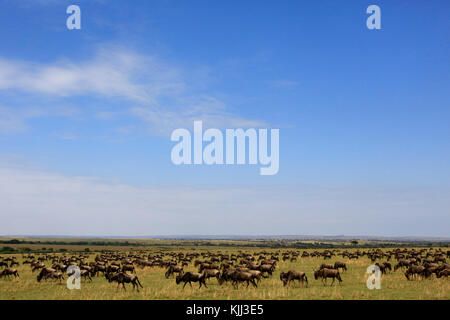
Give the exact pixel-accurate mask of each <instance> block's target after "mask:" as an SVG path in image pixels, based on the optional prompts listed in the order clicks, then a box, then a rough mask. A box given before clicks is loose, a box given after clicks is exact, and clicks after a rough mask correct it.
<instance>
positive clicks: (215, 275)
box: [0, 248, 450, 291]
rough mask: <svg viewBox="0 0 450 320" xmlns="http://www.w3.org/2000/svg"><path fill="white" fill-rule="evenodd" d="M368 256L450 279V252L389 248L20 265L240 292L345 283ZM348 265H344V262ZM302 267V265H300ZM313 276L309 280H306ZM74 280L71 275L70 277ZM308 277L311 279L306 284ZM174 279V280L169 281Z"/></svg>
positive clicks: (120, 282) (0, 264)
mask: <svg viewBox="0 0 450 320" xmlns="http://www.w3.org/2000/svg"><path fill="white" fill-rule="evenodd" d="M311 257H312V258H320V259H322V261H323V263H321V264H320V265H317V268H314V269H313V270H301V269H300V268H299V269H288V270H283V269H282V268H280V267H279V265H280V262H284V261H289V262H290V263H294V264H295V263H296V262H300V261H301V259H307V258H311ZM361 257H367V258H369V259H370V261H371V262H372V263H373V264H374V265H376V266H377V267H378V268H379V269H380V271H381V273H382V274H387V273H391V272H402V273H404V276H405V277H404V279H405V281H406V280H424V279H430V278H433V277H435V278H438V279H440V278H447V277H448V275H449V272H450V265H449V264H448V263H447V259H448V258H449V257H450V251H449V250H447V251H444V250H443V249H440V248H439V249H436V248H421V249H415V248H413V249H406V248H397V249H389V250H381V249H365V250H362V249H360V250H352V251H349V250H346V249H332V250H328V249H327V250H321V251H318V250H315V251H303V252H301V251H299V250H281V249H280V250H270V251H266V250H262V251H252V252H245V251H242V250H239V251H237V252H232V253H230V252H221V251H218V252H211V251H206V250H205V251H202V252H187V251H186V252H175V251H156V252H146V251H137V252H128V253H125V252H120V251H111V252H102V253H95V254H90V253H86V252H82V253H72V254H27V255H22V265H27V264H28V265H29V268H30V269H31V272H32V273H34V274H35V275H36V281H37V282H39V283H41V282H42V281H44V282H47V281H58V282H60V283H62V281H63V280H65V276H68V274H67V270H68V267H70V266H76V267H78V270H79V275H80V277H81V279H82V280H83V281H84V282H85V283H89V282H92V279H93V278H94V277H102V278H104V279H105V281H107V282H109V283H113V282H114V283H117V289H118V288H119V287H120V286H121V287H122V289H123V290H125V291H126V287H125V284H130V285H132V287H133V290H136V291H139V288H143V285H142V284H141V281H140V279H139V277H138V275H137V273H139V270H142V269H145V268H155V267H156V268H161V269H163V270H165V273H164V276H165V278H166V279H168V280H167V281H173V278H175V283H176V284H177V285H179V284H181V285H182V288H183V289H184V288H185V286H186V285H187V284H189V286H190V287H192V283H198V288H202V287H205V288H208V285H207V281H212V280H214V279H215V280H216V281H217V284H218V285H220V286H223V285H227V284H228V285H231V286H232V287H233V288H235V289H237V288H239V286H240V285H244V286H245V287H249V286H250V285H251V286H252V287H254V288H258V286H259V285H260V283H261V282H263V281H265V280H264V279H268V278H271V277H272V276H273V273H274V272H275V270H278V271H279V279H280V281H281V283H280V285H282V286H283V287H290V286H292V285H293V284H295V283H296V282H295V281H298V283H299V285H300V287H305V288H308V286H309V284H310V282H308V281H311V279H315V280H319V281H321V282H322V283H323V285H324V286H327V285H328V282H327V281H328V280H331V283H330V284H329V285H330V286H333V285H334V282H335V281H337V283H338V284H339V285H340V286H342V285H345V278H346V276H345V274H347V273H346V272H347V270H348V268H349V262H351V261H354V260H358V259H360V258H361ZM331 258H333V259H334V260H336V259H339V260H338V261H336V262H334V263H326V260H327V259H331ZM344 261H346V262H344ZM19 265H20V264H19V261H18V258H17V255H15V256H8V257H0V270H1V271H0V278H6V279H13V278H17V279H20V276H19V273H18V270H17V269H16V268H14V267H17V266H19ZM299 265H300V263H299ZM308 275H309V277H308ZM69 276H70V274H69ZM308 278H309V280H308ZM171 279H172V280H171Z"/></svg>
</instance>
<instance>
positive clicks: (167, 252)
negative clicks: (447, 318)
mask: <svg viewBox="0 0 450 320" xmlns="http://www.w3.org/2000/svg"><path fill="white" fill-rule="evenodd" d="M159 245H161V246H155V247H144V246H143V247H134V246H133V247H127V246H125V247H124V246H109V247H108V246H104V247H102V246H89V247H88V248H89V252H85V251H84V250H85V248H86V246H85V245H80V246H78V245H77V246H67V245H66V246H65V247H66V248H68V250H69V251H68V252H56V253H33V255H34V256H35V259H37V258H39V257H43V256H44V255H46V256H47V257H48V259H47V260H43V261H42V262H43V263H44V264H45V266H46V267H51V266H52V265H53V264H54V262H52V261H51V257H54V256H57V257H62V256H66V257H68V258H69V257H77V258H78V257H81V256H83V261H84V263H89V262H93V261H94V259H95V257H96V256H98V255H99V254H101V253H100V252H95V251H100V250H105V248H108V250H111V251H113V252H114V253H110V255H116V257H119V256H120V257H121V258H124V257H126V256H128V257H131V258H132V259H133V257H134V259H136V257H138V258H145V259H148V257H161V260H162V261H169V260H177V259H179V257H187V256H189V257H191V261H190V262H188V265H187V266H184V272H187V271H192V272H197V271H198V267H196V266H194V261H195V260H196V259H198V260H201V261H205V260H208V259H210V257H211V256H213V257H221V256H232V255H233V254H234V255H236V256H238V257H239V255H242V254H243V253H245V254H250V255H251V256H253V257H254V258H255V262H258V258H259V256H265V257H266V258H270V257H273V256H276V254H277V253H278V257H279V261H277V262H276V267H275V271H274V272H273V275H272V276H269V277H268V278H262V279H261V282H260V283H259V284H258V287H257V288H255V287H252V285H250V286H249V287H248V288H246V287H245V285H242V284H241V285H239V287H238V288H237V289H235V288H234V287H233V286H232V285H231V283H229V282H225V283H223V284H222V285H219V283H218V280H217V279H216V278H211V279H208V280H207V286H208V287H207V288H203V287H202V288H201V289H199V288H198V283H193V285H192V288H191V287H190V286H189V284H188V285H187V286H186V287H185V288H184V289H183V288H182V284H179V285H177V284H176V281H175V276H171V277H170V278H168V279H167V278H166V277H165V272H166V270H167V267H161V266H146V267H144V268H140V267H139V266H138V264H136V262H134V263H133V264H134V266H135V267H136V271H135V273H136V275H137V276H138V278H139V280H140V282H141V283H142V285H143V287H144V288H142V289H140V291H139V292H137V291H134V290H132V286H131V285H130V284H126V288H127V290H126V291H124V290H123V289H122V288H118V286H117V283H109V282H108V281H107V280H106V279H105V277H104V276H103V275H101V274H99V275H97V276H93V277H92V282H90V281H89V280H85V279H82V283H81V289H80V290H69V289H67V287H66V279H67V274H65V275H64V278H65V280H64V281H62V282H61V283H59V282H58V281H57V280H46V281H44V280H42V281H41V282H38V281H37V279H36V277H37V275H38V274H39V271H40V270H36V271H34V272H32V271H31V266H30V264H23V262H24V261H25V260H27V259H28V258H26V256H28V253H25V254H0V256H1V257H2V259H6V258H8V257H15V258H16V260H17V261H18V262H19V265H18V266H17V265H16V266H13V268H16V269H17V270H18V272H19V275H20V277H19V278H14V277H11V278H10V279H8V278H6V277H3V278H1V279H0V299H2V300H4V299H52V300H53V299H300V300H304V299H446V300H448V299H449V298H450V281H449V280H448V278H446V277H442V278H439V279H438V278H436V276H435V275H432V276H431V277H430V278H429V279H421V278H417V279H415V278H414V279H413V280H410V281H408V280H407V279H406V277H405V274H404V273H405V270H406V269H405V268H402V269H399V270H397V271H395V272H394V270H392V271H388V273H387V274H386V275H383V276H382V282H381V289H380V290H369V289H368V288H367V287H366V279H367V276H368V275H367V274H366V269H367V267H368V266H370V265H373V262H372V261H371V259H370V258H369V257H368V256H367V255H365V254H363V255H361V256H359V258H357V259H355V258H353V259H349V258H347V257H343V256H342V252H344V251H347V252H350V253H355V252H356V251H357V250H358V251H359V252H360V253H367V252H369V251H370V252H373V250H374V249H331V250H332V251H333V252H334V254H335V255H332V256H331V258H329V259H324V257H323V256H315V257H302V256H301V255H302V254H303V253H304V252H307V253H309V254H311V253H313V252H316V253H317V252H319V253H321V252H324V249H287V248H281V249H267V248H255V247H242V248H239V247H236V248H234V247H233V248H230V247H227V246H222V247H221V246H217V247H215V246H214V247H208V246H198V247H195V246H192V245H191V243H184V246H179V247H177V246H173V245H170V246H166V245H167V243H160V244H159ZM11 246H16V248H18V247H17V246H19V247H20V246H22V247H24V246H25V247H28V248H33V249H36V248H37V246H40V247H46V248H49V247H50V246H49V245H45V246H44V245H37V244H36V245H30V244H27V245H23V244H20V245H17V244H16V245H11ZM33 246H36V248H35V247H33ZM58 248H59V249H60V248H62V245H57V246H56V247H54V250H55V251H57V250H58ZM75 250H77V251H78V252H75ZM393 250H395V249H382V251H383V252H388V251H389V252H392V251H393ZM402 250H403V249H402ZM407 250H408V251H411V250H413V249H412V248H408V249H407ZM414 250H415V251H416V252H417V251H420V250H422V251H423V253H422V256H423V257H425V255H426V253H427V252H436V250H442V252H444V253H447V250H448V249H447V248H441V249H438V248H433V249H432V250H430V249H426V248H415V249H414ZM286 252H289V253H290V255H289V256H290V257H292V256H293V255H292V253H294V255H295V253H298V258H297V259H296V260H295V261H290V260H286V261H283V259H282V256H283V253H286ZM202 253H203V254H204V256H202V255H201V254H202ZM179 254H181V255H179ZM107 255H108V254H107ZM195 256H196V257H195ZM251 256H248V257H251ZM444 257H445V258H446V259H447V260H448V257H447V256H445V255H444ZM2 259H0V261H1V260H2ZM28 260H30V259H28ZM149 260H151V259H149ZM241 260H242V257H241V258H238V259H237V261H234V264H237V263H239V262H240V261H241ZM386 260H387V259H386V258H385V257H382V258H381V259H377V260H376V261H377V262H384V261H386ZM55 261H56V260H55ZM115 261H117V262H119V263H120V259H118V258H117V259H116V260H115ZM336 261H340V262H344V263H345V264H346V265H347V268H348V270H347V271H343V272H341V273H340V274H341V277H342V280H343V281H342V283H341V284H340V285H339V284H338V282H337V281H336V282H335V283H334V285H333V286H330V283H331V280H328V281H327V284H328V285H327V286H324V285H323V284H322V281H321V280H320V279H319V280H315V279H314V270H317V269H318V267H319V266H320V265H321V264H322V263H326V264H334V263H335V262H336ZM112 262H113V260H111V261H109V262H108V264H109V263H112ZM390 262H391V263H392V266H394V264H396V263H397V260H396V259H395V257H392V258H391V259H390ZM220 263H221V262H218V263H217V264H218V265H219V264H220ZM178 265H181V263H180V261H178ZM1 270H3V268H0V271H1ZM288 270H300V271H304V272H305V273H306V276H307V278H308V286H306V285H305V286H301V285H300V284H299V283H298V282H295V284H294V285H291V286H290V287H284V286H283V283H282V281H280V272H282V271H288Z"/></svg>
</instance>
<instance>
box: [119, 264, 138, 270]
mask: <svg viewBox="0 0 450 320" xmlns="http://www.w3.org/2000/svg"><path fill="white" fill-rule="evenodd" d="M126 271H130V272H134V271H135V270H134V266H133V265H132V264H124V265H123V266H122V272H126Z"/></svg>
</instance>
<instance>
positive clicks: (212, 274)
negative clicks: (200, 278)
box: [203, 269, 220, 280]
mask: <svg viewBox="0 0 450 320" xmlns="http://www.w3.org/2000/svg"><path fill="white" fill-rule="evenodd" d="M203 273H204V274H205V279H209V278H216V279H217V280H219V276H220V271H219V270H218V269H205V270H204V271H203Z"/></svg>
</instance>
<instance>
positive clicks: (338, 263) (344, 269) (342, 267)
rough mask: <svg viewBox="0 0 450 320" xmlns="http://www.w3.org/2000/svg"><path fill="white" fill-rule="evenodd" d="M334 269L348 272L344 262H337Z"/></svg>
mask: <svg viewBox="0 0 450 320" xmlns="http://www.w3.org/2000/svg"><path fill="white" fill-rule="evenodd" d="M334 269H337V270H339V269H342V271H347V265H346V264H345V263H344V262H339V261H336V262H335V263H334Z"/></svg>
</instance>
